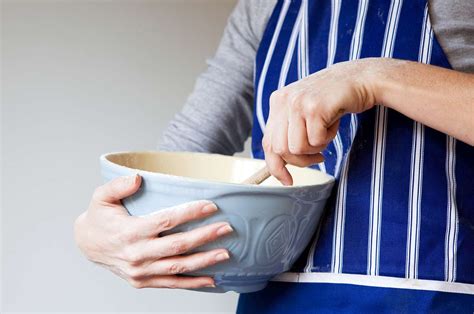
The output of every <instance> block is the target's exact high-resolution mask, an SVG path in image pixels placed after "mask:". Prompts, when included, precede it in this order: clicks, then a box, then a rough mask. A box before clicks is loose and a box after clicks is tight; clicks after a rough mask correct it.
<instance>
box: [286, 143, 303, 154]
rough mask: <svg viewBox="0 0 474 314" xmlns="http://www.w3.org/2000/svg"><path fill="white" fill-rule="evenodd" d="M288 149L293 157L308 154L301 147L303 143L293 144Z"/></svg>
mask: <svg viewBox="0 0 474 314" xmlns="http://www.w3.org/2000/svg"><path fill="white" fill-rule="evenodd" d="M288 148H289V151H290V153H291V154H293V155H303V154H305V153H306V149H305V148H304V147H303V145H301V143H295V144H292V145H290V146H289V147H288Z"/></svg>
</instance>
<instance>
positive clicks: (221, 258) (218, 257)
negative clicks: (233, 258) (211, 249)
mask: <svg viewBox="0 0 474 314" xmlns="http://www.w3.org/2000/svg"><path fill="white" fill-rule="evenodd" d="M229 257H230V256H229V253H227V252H222V253H219V254H217V255H216V261H217V262H220V261H225V260H226V259H229Z"/></svg>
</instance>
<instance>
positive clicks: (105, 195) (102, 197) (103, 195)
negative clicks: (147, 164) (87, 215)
mask: <svg viewBox="0 0 474 314" xmlns="http://www.w3.org/2000/svg"><path fill="white" fill-rule="evenodd" d="M140 184H141V177H140V176H139V175H138V174H135V175H131V176H127V177H118V178H115V179H113V180H112V181H110V182H107V183H106V184H104V185H101V186H99V187H98V188H97V189H96V190H95V191H94V194H93V196H92V199H93V200H94V201H96V202H99V203H110V204H117V203H120V200H121V199H124V198H126V197H128V196H130V195H133V194H134V193H135V192H136V191H138V189H139V188H140Z"/></svg>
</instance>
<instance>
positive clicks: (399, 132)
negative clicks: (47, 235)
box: [75, 0, 474, 313]
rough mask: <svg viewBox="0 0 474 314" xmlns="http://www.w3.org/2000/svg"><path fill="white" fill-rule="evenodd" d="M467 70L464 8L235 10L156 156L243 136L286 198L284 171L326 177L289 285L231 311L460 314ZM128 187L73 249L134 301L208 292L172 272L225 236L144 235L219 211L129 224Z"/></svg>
mask: <svg viewBox="0 0 474 314" xmlns="http://www.w3.org/2000/svg"><path fill="white" fill-rule="evenodd" d="M472 72H474V2H472V1H468V0H457V1H441V0H429V1H427V0H412V1H402V0H359V1H348V0H344V1H341V0H331V1H329V0H315V1H311V0H293V1H289V0H278V1H264V0H260V1H255V0H252V1H251V0H242V1H240V2H239V3H238V4H237V6H236V8H235V9H234V11H233V13H232V15H231V16H230V18H229V21H228V25H227V27H226V29H225V32H224V35H223V38H222V41H221V43H220V45H219V48H218V50H217V52H216V55H215V57H214V58H213V59H211V60H210V61H209V66H208V68H207V70H206V71H205V72H204V73H203V74H202V75H201V76H200V77H199V78H198V80H197V83H196V86H195V89H194V91H193V93H192V94H191V96H190V97H189V98H188V100H187V102H186V105H185V106H184V108H183V110H182V111H181V112H180V113H178V114H177V115H176V116H175V118H174V119H173V120H172V121H171V122H170V124H169V126H168V128H167V129H166V131H165V133H164V135H163V139H162V142H161V144H160V149H162V150H181V151H198V152H212V153H220V154H227V155H231V154H234V153H235V152H237V151H242V149H243V144H244V142H245V140H246V139H247V138H248V137H249V135H250V132H251V135H252V154H253V157H254V158H261V159H263V158H265V160H266V162H267V165H268V167H269V169H270V171H271V173H272V174H273V175H274V176H276V177H277V178H278V179H280V180H281V181H282V183H283V184H286V185H289V184H292V178H291V175H290V174H289V173H288V172H287V170H286V168H285V164H286V163H289V164H294V165H298V166H302V167H303V166H311V167H313V168H316V169H319V170H321V171H324V172H327V173H329V174H331V175H334V176H335V177H336V179H337V185H336V187H335V189H334V191H333V194H332V196H331V198H330V200H329V202H328V205H327V208H326V211H325V215H324V217H323V219H322V221H321V223H320V225H319V227H318V229H317V231H316V233H315V235H314V237H313V239H312V241H311V243H310V245H308V247H307V248H306V249H305V251H304V253H303V254H302V255H301V257H300V258H299V259H298V261H297V262H296V263H295V264H294V265H293V266H292V268H291V270H290V271H289V272H287V273H284V274H281V275H279V276H277V277H275V278H274V279H273V280H272V281H270V283H269V284H268V286H267V287H266V288H265V289H263V290H261V291H258V292H254V293H248V294H242V295H241V296H240V300H239V305H238V309H237V311H238V312H241V313H245V312H249V313H265V312H281V313H292V312H357V313H359V312H447V311H455V312H457V313H462V312H466V313H472V312H473V310H474V271H473V270H474V259H473V258H472V248H473V247H474V228H473V226H474V185H473V184H472V178H474V164H473V161H474V148H473V147H472V146H473V145H474V75H473V74H472ZM252 103H253V104H254V106H253V108H252ZM321 154H322V155H323V157H324V161H323V162H321ZM315 163H316V164H315ZM140 182H141V179H140V177H139V176H133V177H130V178H118V179H116V180H113V181H112V182H109V183H107V184H105V185H103V186H100V187H98V188H97V190H96V191H95V193H94V195H93V197H92V201H91V204H90V206H89V208H88V209H87V211H86V212H85V213H83V214H81V216H79V218H78V219H77V221H76V223H75V233H76V240H77V243H78V245H79V247H80V248H81V249H82V251H83V252H84V254H85V255H86V256H87V257H88V258H89V259H90V260H92V261H94V262H96V263H99V264H102V265H104V266H105V267H107V268H109V269H110V270H112V271H113V272H114V273H116V274H118V275H119V276H121V277H123V278H124V279H126V280H127V281H129V282H130V283H131V284H132V285H133V286H134V287H137V288H144V287H156V288H158V287H167V288H199V287H206V286H211V287H212V286H213V285H214V282H213V280H212V278H210V277H185V276H179V274H182V273H186V272H189V271H193V270H196V269H200V268H203V267H206V266H209V265H213V264H215V263H220V262H225V261H226V260H228V259H229V258H232V257H231V256H230V255H229V252H228V251H227V250H226V249H225V248H222V249H217V250H212V251H209V252H203V253H196V254H191V255H183V253H186V252H187V251H189V250H190V249H192V248H194V247H197V246H199V245H202V244H204V243H207V242H209V241H213V240H215V239H216V238H218V237H220V236H223V235H225V234H228V233H230V232H232V227H231V226H230V225H228V224H227V223H226V222H219V223H214V224H211V225H208V226H205V227H201V228H198V229H195V230H191V231H188V232H185V233H182V234H175V235H169V236H163V237H161V236H158V237H157V235H158V234H159V233H160V232H162V231H164V230H168V229H171V228H173V227H174V226H176V225H178V224H181V223H185V222H187V221H189V220H192V219H201V218H203V217H205V216H207V215H210V214H212V213H213V212H215V211H217V210H218V208H217V207H216V206H215V205H214V204H212V203H210V202H208V201H198V202H194V203H191V204H183V205H180V206H177V207H176V208H174V209H172V210H164V211H159V212H157V214H156V215H153V216H149V217H140V218H139V217H130V216H129V215H128V214H127V212H126V210H125V209H124V208H123V207H122V205H121V203H120V200H121V199H123V198H125V197H127V196H129V195H132V194H133V193H134V192H136V191H137V190H138V188H139V186H140Z"/></svg>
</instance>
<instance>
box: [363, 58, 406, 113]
mask: <svg viewBox="0 0 474 314" xmlns="http://www.w3.org/2000/svg"><path fill="white" fill-rule="evenodd" d="M406 63H407V61H403V60H396V59H390V58H374V59H373V64H372V67H371V69H370V70H369V71H368V72H369V74H368V76H369V78H368V82H369V83H368V84H369V86H370V90H371V94H372V95H373V101H374V105H384V106H387V107H389V106H390V101H389V100H390V98H391V95H393V94H397V90H398V89H399V88H400V86H399V83H400V81H401V78H400V77H399V75H398V72H399V71H400V69H401V67H403V66H404V65H405V64H406ZM397 77H398V78H397Z"/></svg>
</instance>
